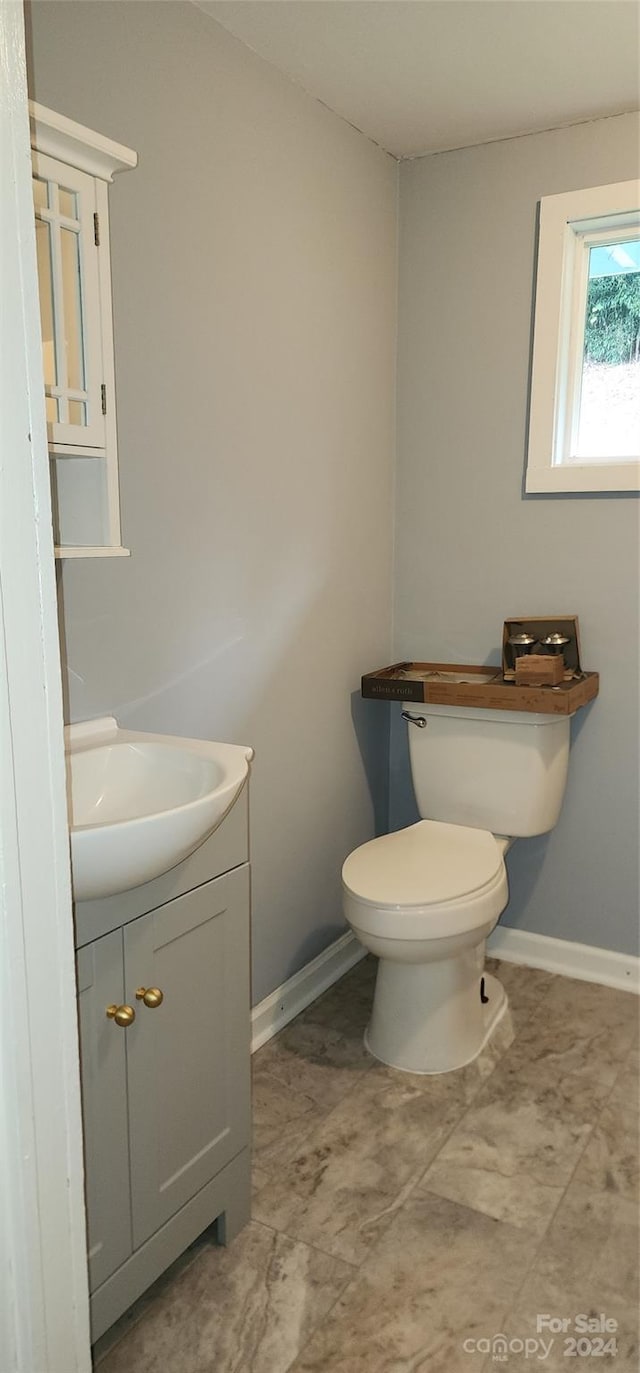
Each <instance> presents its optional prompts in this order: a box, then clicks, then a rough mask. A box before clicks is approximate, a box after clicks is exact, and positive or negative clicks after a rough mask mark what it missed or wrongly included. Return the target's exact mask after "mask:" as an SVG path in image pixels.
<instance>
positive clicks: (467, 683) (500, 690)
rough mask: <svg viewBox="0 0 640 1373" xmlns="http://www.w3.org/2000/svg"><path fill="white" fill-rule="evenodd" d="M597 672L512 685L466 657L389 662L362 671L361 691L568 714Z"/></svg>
mask: <svg viewBox="0 0 640 1373" xmlns="http://www.w3.org/2000/svg"><path fill="white" fill-rule="evenodd" d="M599 688H600V677H599V674H598V673H597V672H581V673H579V674H578V675H577V676H576V677H574V678H573V679H572V680H571V681H569V682H561V683H560V684H559V685H558V686H539V687H534V686H516V684H515V682H506V681H505V680H504V677H503V675H502V670H501V669H500V668H498V667H496V668H493V667H486V666H485V667H479V666H478V665H473V666H470V665H468V664H466V663H413V662H406V663H392V664H391V666H390V667H381V668H378V669H377V670H376V671H375V672H366V673H365V675H364V676H363V678H362V695H363V696H364V697H365V698H367V699H368V700H379V701H405V702H409V703H411V702H412V701H413V702H422V703H423V704H425V703H426V704H429V705H434V706H473V707H475V708H476V709H478V708H479V709H481V710H520V711H529V712H531V713H532V714H539V715H573V714H574V712H575V711H576V710H580V708H581V707H582V706H586V704H587V702H588V701H593V700H594V699H595V697H596V696H597V695H598V691H599Z"/></svg>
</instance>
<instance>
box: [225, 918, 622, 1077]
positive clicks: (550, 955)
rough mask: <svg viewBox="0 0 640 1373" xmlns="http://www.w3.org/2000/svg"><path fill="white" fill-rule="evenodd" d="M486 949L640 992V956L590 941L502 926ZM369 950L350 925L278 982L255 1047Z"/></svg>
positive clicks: (256, 1029) (258, 1021) (256, 1027)
mask: <svg viewBox="0 0 640 1373" xmlns="http://www.w3.org/2000/svg"><path fill="white" fill-rule="evenodd" d="M487 953H489V954H491V956H492V957H493V958H501V959H503V961H504V962H505V963H523V964H525V965H526V966H527V967H529V968H543V969H544V970H545V972H550V973H559V974H560V976H562V977H576V978H579V979H580V980H581V981H583V982H599V983H600V984H601V985H602V986H603V987H617V988H618V989H619V990H621V991H626V992H636V993H640V958H635V957H634V956H633V955H632V954H623V953H614V952H612V951H611V950H610V949H597V948H594V947H593V945H591V944H574V943H573V942H572V941H571V940H569V939H553V938H551V936H550V935H546V934H532V933H530V931H528V930H515V929H511V928H510V927H509V926H507V925H498V926H497V927H496V929H495V930H494V932H493V934H492V935H491V936H490V938H489V940H488V942H487ZM365 954H366V949H363V947H362V944H360V943H359V942H358V940H357V939H356V938H355V935H354V934H352V932H351V931H350V930H347V932H346V934H343V935H341V936H340V938H339V939H336V940H335V942H334V943H333V944H329V947H328V948H326V949H323V951H322V953H321V954H318V957H317V958H314V959H313V960H312V961H311V963H307V965H306V967H304V968H301V969H300V971H299V972H297V973H294V974H293V977H290V978H288V979H287V981H286V982H283V983H282V986H281V987H276V990H275V991H274V992H271V994H270V995H269V996H265V998H264V1001H260V1002H258V1005H257V1006H254V1007H253V1010H252V1012H251V1052H252V1054H253V1053H255V1051H256V1049H259V1048H260V1047H261V1046H262V1045H263V1044H266V1042H267V1040H268V1039H272V1038H273V1036H274V1035H276V1034H277V1033H278V1031H279V1030H282V1029H284V1026H285V1025H288V1024H289V1021H290V1020H293V1019H294V1017H295V1016H297V1015H299V1014H300V1012H301V1011H304V1010H305V1008H306V1007H307V1006H310V1005H311V1002H312V1001H315V1000H316V999H317V997H319V996H321V995H322V993H323V992H326V990H327V988H328V987H331V986H332V985H333V983H334V982H337V981H338V979H339V978H340V977H344V974H345V973H346V972H348V971H349V968H353V967H354V966H355V964H356V963H359V962H360V959H361V958H364V956H365Z"/></svg>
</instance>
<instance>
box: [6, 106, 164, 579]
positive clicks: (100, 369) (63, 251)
mask: <svg viewBox="0 0 640 1373" xmlns="http://www.w3.org/2000/svg"><path fill="white" fill-rule="evenodd" d="M30 112H31V145H32V161H33V201H34V210H35V219H36V254H37V263H38V284H39V293H40V320H41V328H42V355H43V370H44V383H45V408H46V418H47V433H48V438H49V453H50V457H51V485H52V503H53V513H54V526H55V542H56V554H57V556H59V557H80V556H81V557H92V556H93V557H95V556H100V555H101V556H105V555H111V556H113V555H114V554H123V553H126V552H127V550H126V549H123V548H122V546H121V540H120V508H119V495H118V461H117V450H116V437H117V436H116V415H115V382H114V362H113V324H112V314H111V268H110V260H109V219H108V201H107V185H108V182H110V181H111V180H112V179H113V176H114V174H115V173H116V172H117V171H122V170H124V169H126V168H127V167H134V166H135V165H136V163H137V157H136V154H135V153H134V152H132V151H131V149H129V148H124V147H122V146H121V145H120V144H118V143H113V142H111V140H110V139H106V138H103V137H102V135H100V134H96V133H94V132H93V131H92V130H90V129H85V128H83V127H82V125H80V124H75V123H74V122H73V121H72V120H70V119H66V118H65V117H64V116H62V115H59V114H56V113H54V111H53V110H47V109H45V108H44V107H43V106H42V105H36V104H34V103H33V102H31V103H30Z"/></svg>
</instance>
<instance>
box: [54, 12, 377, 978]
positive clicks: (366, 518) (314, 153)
mask: <svg viewBox="0 0 640 1373" xmlns="http://www.w3.org/2000/svg"><path fill="white" fill-rule="evenodd" d="M29 24H30V26H31V29H32V55H31V94H32V96H34V97H35V98H36V99H37V100H39V101H40V102H42V103H43V104H45V105H49V106H52V107H53V108H54V109H57V110H59V111H61V112H62V113H63V114H66V115H69V116H70V117H71V118H73V119H77V120H79V121H81V122H82V123H84V124H87V125H89V126H90V127H92V128H95V129H98V130H99V131H100V132H102V133H104V134H106V135H107V136H110V137H112V138H115V139H117V140H119V141H120V142H123V143H126V144H128V145H130V146H131V147H133V148H135V149H136V150H137V151H138V154H139V167H138V169H137V170H136V171H134V172H128V173H126V174H124V175H122V176H121V177H120V178H119V179H117V180H116V182H115V183H114V185H113V187H112V189H111V192H110V194H111V228H112V256H113V285H114V308H115V331H116V364H117V390H118V416H119V449H120V463H121V498H122V516H123V534H124V541H125V543H126V544H127V545H128V546H130V548H131V550H132V557H131V559H126V560H125V559H121V560H115V559H114V560H112V561H107V560H105V561H95V562H91V561H87V562H76V563H68V564H67V565H66V566H65V568H64V572H63V574H62V577H61V583H62V585H61V590H62V604H63V634H64V639H65V644H66V663H67V672H68V695H69V710H70V714H71V717H72V718H74V719H84V718H88V717H91V716H95V715H99V714H102V713H105V712H112V713H114V714H115V715H116V716H117V718H118V719H119V720H120V721H121V722H122V723H123V724H126V725H127V726H135V727H139V728H142V729H150V730H164V731H168V732H174V733H179V734H187V735H189V734H192V735H194V736H198V735H202V736H205V737H213V738H220V739H227V740H231V741H238V742H247V743H252V744H253V745H254V746H255V749H256V761H255V766H254V773H253V779H252V790H251V815H252V834H251V847H252V856H253V861H254V885H253V949H254V986H253V995H254V1000H259V999H261V998H262V997H263V996H264V995H265V994H266V993H267V992H269V991H270V990H271V989H272V988H273V987H274V986H276V985H277V984H278V983H280V982H281V981H282V980H283V979H284V978H286V977H288V976H289V975H290V974H291V973H292V972H293V971H295V970H296V969H297V968H298V967H299V966H301V965H302V964H304V963H306V962H307V961H308V960H309V959H310V958H312V957H313V956H314V955H315V954H317V953H318V952H319V951H320V950H321V949H322V948H323V947H324V945H325V944H327V943H328V942H329V941H330V940H331V939H333V938H335V937H336V935H337V934H339V933H340V932H341V930H342V928H343V921H342V915H341V904H340V885H339V881H340V867H341V863H342V860H343V858H344V856H345V854H346V853H347V852H348V851H349V850H350V849H351V848H352V847H353V846H354V845H355V844H358V843H360V842H362V841H363V840H364V839H366V838H369V837H370V836H371V834H372V833H373V831H374V827H375V826H376V824H377V826H378V827H380V826H382V827H384V824H385V822H386V777H387V752H386V735H385V729H384V728H383V727H381V718H382V717H381V716H380V714H378V713H377V711H376V708H375V707H373V708H370V707H369V708H368V709H365V706H364V704H363V703H362V702H360V701H359V700H358V699H357V697H356V699H355V700H353V699H352V693H354V692H357V688H358V684H359V677H360V673H361V672H362V671H363V670H364V669H366V668H367V667H369V666H372V665H375V664H378V663H381V662H384V661H385V660H386V659H387V658H388V655H389V653H390V633H391V630H390V625H391V538H392V529H391V518H390V505H391V494H392V460H393V445H394V435H393V423H394V416H393V391H394V348H395V300H396V187H397V171H396V164H395V163H394V162H393V160H392V159H391V158H389V157H387V156H386V155H385V154H384V153H382V152H380V150H379V149H377V148H376V147H374V146H373V144H371V143H370V142H368V141H367V140H366V139H365V138H364V137H362V136H361V135H360V134H358V133H357V132H355V131H354V130H353V129H351V128H350V127H349V126H348V125H347V124H345V123H344V122H342V121H341V120H340V119H338V118H337V117H336V116H335V115H333V114H331V113H330V112H329V111H328V110H326V109H324V108H323V107H322V106H321V105H320V104H318V103H317V102H315V101H313V100H312V99H310V98H309V97H307V96H306V95H305V94H304V93H303V92H302V91H301V90H300V89H299V88H298V87H296V86H294V85H293V84H291V83H290V82H288V81H287V80H286V79H285V78H284V77H282V76H281V75H279V74H278V73H277V72H276V71H275V70H274V69H273V68H270V67H269V66H267V65H266V64H265V63H263V62H262V61H260V59H258V58H257V57H255V56H254V55H253V54H252V53H250V52H249V51H248V49H246V48H244V47H243V46H242V45H241V44H239V43H238V42H237V41H236V40H235V39H233V38H232V37H231V36H230V35H229V34H227V33H226V32H225V31H224V30H223V29H221V28H220V27H219V26H217V25H216V24H215V23H214V22H213V21H212V20H211V19H209V18H207V17H206V16H205V15H204V14H202V13H201V12H200V11H199V10H198V9H197V8H195V6H193V5H190V4H181V3H153V2H150V3H145V4H131V3H126V4H124V3H122V4H111V3H106V2H105V0H102V3H100V4H77V3H71V4H66V3H60V4H59V3H55V0H52V2H50V3H47V4H44V3H38V4H35V5H34V6H32V8H31V13H30V18H29V19H28V25H29ZM385 718H386V715H385ZM372 797H375V806H374V800H373V799H372ZM374 812H375V813H374Z"/></svg>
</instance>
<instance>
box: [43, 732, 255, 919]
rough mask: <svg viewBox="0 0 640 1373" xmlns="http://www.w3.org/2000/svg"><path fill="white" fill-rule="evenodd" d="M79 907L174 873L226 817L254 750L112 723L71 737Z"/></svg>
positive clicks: (71, 804)
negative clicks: (177, 866) (82, 902)
mask: <svg viewBox="0 0 640 1373" xmlns="http://www.w3.org/2000/svg"><path fill="white" fill-rule="evenodd" d="M66 735H67V743H66V760H67V796H68V807H69V832H70V837H71V870H72V879H73V895H74V897H75V899H76V901H91V900H95V899H96V898H98V897H104V896H115V895H116V893H117V892H122V891H128V890H129V889H130V888H131V887H139V886H141V885H142V884H143V883H144V882H150V881H151V879H152V878H154V877H159V876H160V874H161V873H163V872H168V871H169V870H170V869H171V868H174V867H175V866H176V864H177V863H181V862H182V860H183V859H184V858H187V857H188V855H189V854H190V853H193V852H194V850H195V849H197V848H198V847H199V845H200V844H202V843H203V842H204V840H205V839H207V838H208V837H209V835H210V834H212V833H213V831H214V830H215V829H216V828H217V826H218V825H219V824H220V822H221V820H223V819H224V817H225V815H226V814H227V811H228V810H229V809H230V808H231V806H232V805H233V803H234V801H235V800H236V798H237V796H238V795H239V793H240V791H241V790H242V787H243V786H244V783H245V781H246V779H247V777H248V774H249V764H250V762H251V759H252V758H253V749H250V748H244V747H241V746H239V745H236V744H218V743H212V742H211V741H210V740H208V739H181V738H178V737H175V736H171V735H162V734H140V733H137V732H136V731H134V730H124V729H119V728H118V725H117V723H116V721H115V720H114V719H113V718H112V717H110V716H109V717H106V718H104V719H102V720H90V721H87V722H86V723H84V724H80V725H71V726H70V727H69V728H68V730H67V731H66Z"/></svg>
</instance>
